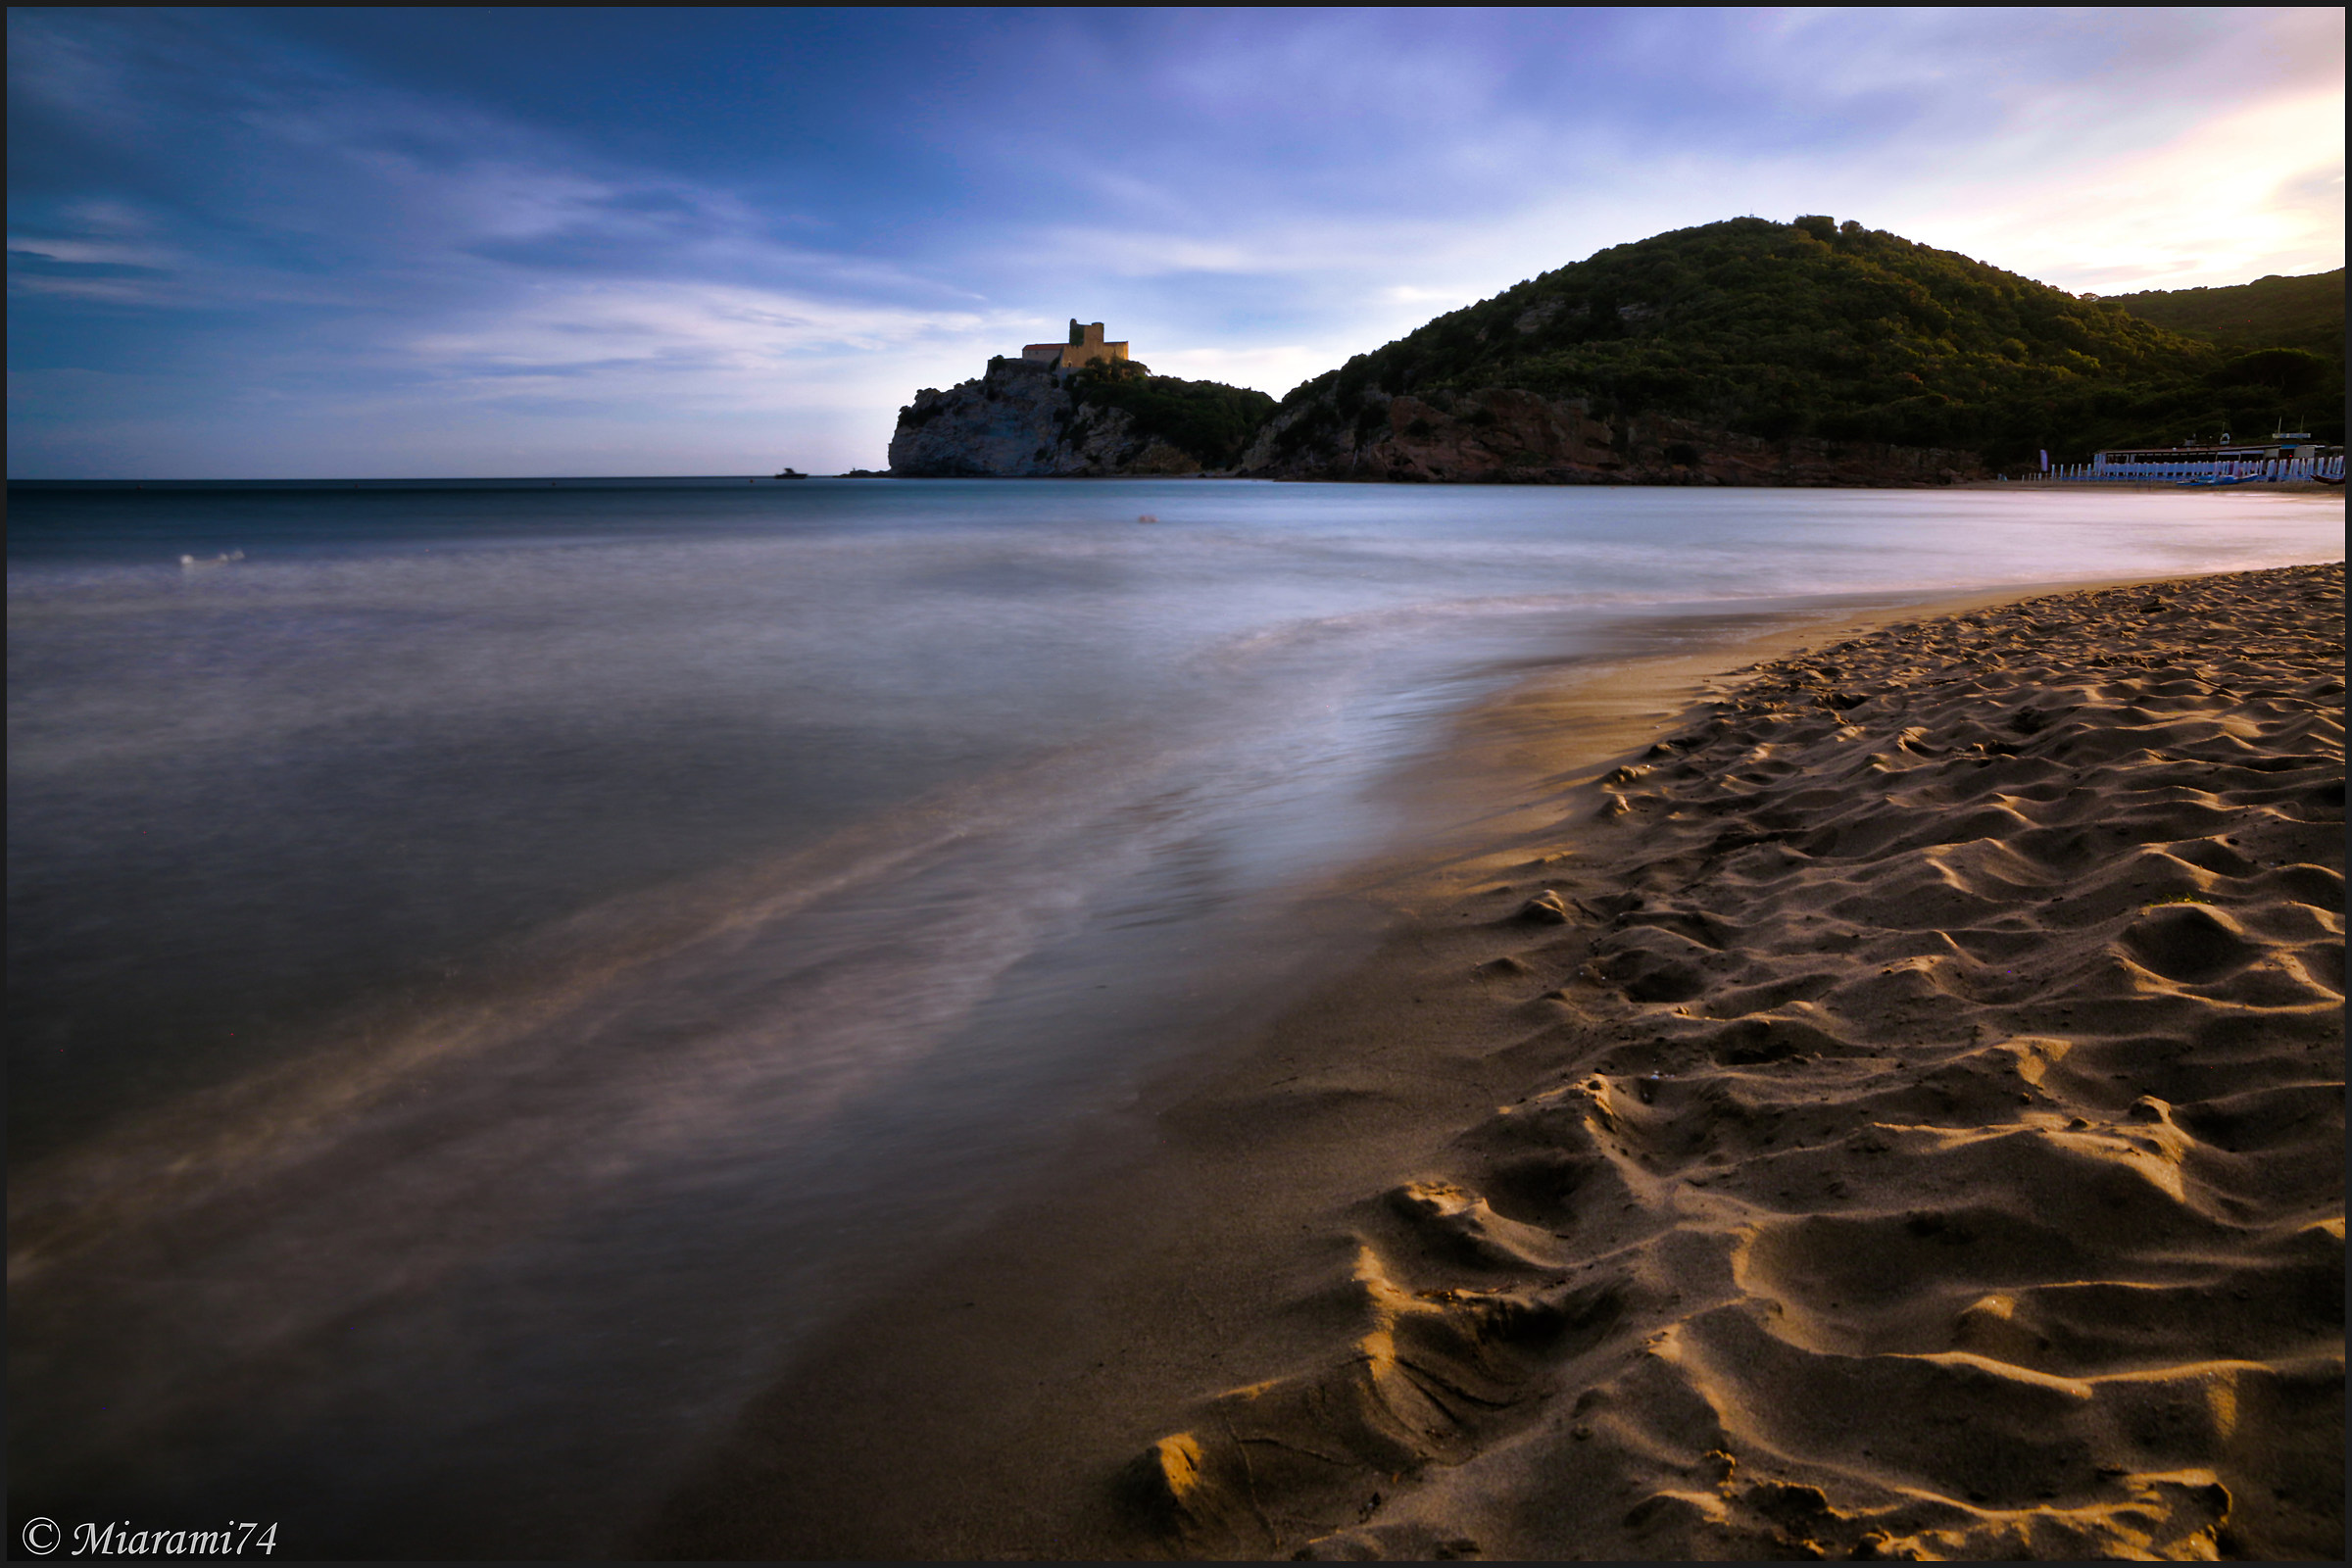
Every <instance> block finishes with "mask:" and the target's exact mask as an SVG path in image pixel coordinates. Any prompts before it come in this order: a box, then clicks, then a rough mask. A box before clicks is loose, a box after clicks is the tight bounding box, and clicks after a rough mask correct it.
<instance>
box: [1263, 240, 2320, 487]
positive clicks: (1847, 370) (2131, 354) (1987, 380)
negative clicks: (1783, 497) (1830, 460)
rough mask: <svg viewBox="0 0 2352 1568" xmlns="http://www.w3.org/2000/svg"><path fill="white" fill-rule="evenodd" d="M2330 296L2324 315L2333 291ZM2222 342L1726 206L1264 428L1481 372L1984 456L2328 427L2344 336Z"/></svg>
mask: <svg viewBox="0 0 2352 1568" xmlns="http://www.w3.org/2000/svg"><path fill="white" fill-rule="evenodd" d="M2280 281H2282V282H2289V281H2291V282H2301V281H2302V280H2284V279H2282V280H2280ZM2339 281H2340V275H2339ZM2251 286H2253V287H2260V286H2261V285H2251ZM2204 292H2207V293H2211V294H2220V293H2225V292H2229V291H2223V290H2207V291H2204ZM2297 297H2298V298H2300V296H2299V295H2298V296H2297ZM2139 298H2143V299H2144V298H2148V297H2147V296H2140V297H2139ZM2335 313H2336V315H2335V320H2336V324H2337V331H2338V332H2339V333H2340V330H2341V322H2342V302H2341V297H2340V294H2339V295H2338V296H2337V298H2336V303H2335ZM2226 341H2229V340H2225V339H2223V338H2221V337H2220V336H2218V335H2217V336H2216V337H2214V338H2213V339H2211V340H2208V339H2206V338H2203V337H2196V336H2189V335H2184V334H2183V333H2181V332H2178V331H2174V330H2171V329H2169V328H2168V327H2166V326H2164V325H2159V324H2158V323H2157V322H2156V321H2155V320H2152V319H2144V318H2143V315H2142V313H2141V312H2140V311H2139V309H2138V308H2137V307H2136V306H2132V307H2128V308H2127V307H2122V306H2118V305H2115V304H2111V303H2108V302H2100V301H2093V300H2089V299H2079V298H2077V297H2076V296H2074V295H2072V294H2068V293H2066V292H2065V291H2063V290H2061V289H2056V288H2052V287H2050V286H2048V285H2047V284H2043V283H2037V282H2035V281H2034V280H2033V279H2032V278H2028V277H2021V276H2019V275H2018V274H2016V273H2014V272H2005V271H2002V270H2000V269H1998V268H1995V267H1988V266H1986V265H1985V264H1984V263H1982V262H1978V261H1973V260H1971V259H1970V258H1968V257H1965V256H1960V255H1956V254H1954V253H1953V252H1950V251H1940V250H1936V249H1933V248H1932V247H1929V246H1925V245H1919V244H1914V243H1913V242H1912V241H1910V240H1907V239H1904V238H1902V237H1900V236H1899V235H1895V234H1889V233H1887V232H1885V231H1883V230H1879V229H1871V228H1865V227H1863V226H1862V225H1861V224H1860V223H1857V222H1851V221H1848V222H1844V223H1838V222H1836V221H1833V220H1831V219H1828V218H1820V217H1812V218H1800V219H1798V220H1797V221H1795V222H1793V223H1776V222H1772V221H1767V220H1764V219H1757V218H1740V219H1733V220H1731V221H1726V222H1720V223H1709V224H1706V225H1704V226H1702V227H1698V228H1688V229H1681V230H1678V231H1675V232H1672V233H1667V234H1660V235H1656V236H1654V237H1652V238H1650V239H1645V240H1641V241H1638V242H1636V243H1633V244H1630V245H1618V246H1613V247H1611V248H1610V249H1607V250H1604V251H1600V252H1598V253H1597V254H1595V255H1593V257H1591V258H1589V259H1588V260H1586V261H1582V262H1577V263H1574V264H1572V265H1570V266H1567V267H1563V268H1560V269H1559V270H1556V271H1551V272H1546V273H1544V275H1543V276H1541V277H1536V278H1531V279H1529V280H1528V281H1526V282H1524V283H1521V284H1519V285H1518V286H1516V287H1514V288H1511V289H1507V290H1505V291H1504V292H1502V293H1500V294H1498V295H1496V296H1495V297H1494V298H1493V299H1489V300H1484V301H1481V302H1480V303H1479V304H1476V305H1472V306H1469V307H1467V308H1465V309H1462V310H1459V311H1454V312H1451V313H1449V314H1447V315H1445V316H1441V317H1439V318H1438V319H1436V320H1433V321H1431V322H1429V323H1428V324H1427V325H1425V326H1423V327H1421V328H1420V329H1419V330H1417V331H1415V332H1412V333H1409V334H1408V335H1406V336H1404V337H1402V338H1399V339H1397V341H1396V342H1394V343H1391V344H1389V345H1387V346H1386V347H1384V348H1381V349H1378V350H1375V351H1374V352H1372V353H1370V354H1362V355H1358V356H1356V357H1355V358H1354V359H1351V360H1349V361H1348V363H1347V364H1346V365H1345V366H1343V367H1342V368H1339V369H1337V370H1332V371H1328V372H1326V373H1325V374H1323V375H1320V376H1317V377H1316V378H1315V379H1313V380H1311V381H1308V382H1306V383H1305V384H1303V385H1301V386H1299V387H1297V388H1295V389H1294V390H1293V391H1292V392H1291V393H1290V394H1289V395H1288V396H1287V397H1285V398H1284V399H1283V402H1282V406H1283V407H1284V408H1285V409H1291V410H1297V411H1299V417H1298V418H1297V419H1296V420H1295V421H1294V422H1293V424H1292V425H1291V426H1290V428H1289V429H1288V430H1286V431H1285V432H1284V433H1283V435H1282V437H1281V438H1280V440H1281V443H1282V444H1283V445H1285V446H1292V447H1295V446H1296V445H1298V444H1299V442H1302V441H1304V440H1307V439H1311V438H1312V437H1314V436H1315V435H1316V434H1318V433H1319V432H1322V431H1329V430H1332V429H1333V428H1334V427H1336V426H1340V425H1345V424H1350V423H1352V424H1354V425H1355V426H1357V427H1358V428H1359V429H1369V428H1371V427H1372V426H1373V425H1374V424H1375V423H1377V422H1378V420H1379V418H1380V417H1381V411H1380V408H1379V405H1380V404H1381V403H1382V402H1383V401H1384V400H1383V399H1381V398H1379V397H1378V396H1377V395H1376V394H1380V393H1385V394H1389V395H1391V396H1394V395H1397V394H1399V393H1406V392H1410V393H1415V394H1419V395H1428V394H1433V393H1438V394H1443V393H1448V392H1467V391H1472V390H1475V389H1478V388H1482V387H1516V388H1521V389H1524V390H1527V391H1532V392H1539V393H1543V394H1545V395H1548V396H1557V397H1584V398H1589V399H1591V400H1592V402H1593V412H1594V413H1595V414H1596V415H1597V416H1598V417H1603V418H1612V417H1623V416H1629V415H1639V414H1644V413H1658V414H1671V415H1677V416H1681V417H1688V418H1692V419H1699V420H1703V421H1705V422H1707V423H1711V424H1715V425H1718V426H1722V427H1725V428H1729V429H1733V430H1739V431H1743V432H1746V433H1749V434H1753V435H1759V436H1764V437H1767V438H1775V439H1777V438H1782V437H1789V436H1797V435H1816V436H1821V437H1825V438H1829V439H1832V440H1859V441H1884V442H1892V443H1897V444H1900V445H1904V446H1920V447H1949V448H1960V449H1966V450H1974V451H1978V452H1982V453H1983V454H1984V455H1985V459H1986V461H1988V462H1991V463H1995V464H2006V463H2014V462H2018V461H2021V460H2024V459H2026V458H2028V457H2030V455H2031V454H2032V453H2033V452H2034V450H2035V449H2037V448H2044V447H2046V448H2048V449H2049V450H2050V453H2051V456H2052V457H2053V458H2055V459H2060V460H2078V459H2081V458H2083V457H2086V456H2087V455H2088V454H2089V453H2090V452H2091V451H2093V450H2094V449H2096V448H2098V447H2102V446H2109V445H2118V444H2124V443H2139V442H2174V441H2183V440H2187V439H2190V438H2192V437H2202V438H2208V439H2210V438H2211V437H2213V436H2216V435H2218V434H2220V433H2221V432H2222V431H2223V430H2229V431H2231V432H2232V433H2235V434H2239V435H2243V434H2245V433H2248V432H2252V431H2256V430H2257V429H2258V428H2259V430H2261V431H2263V432H2267V431H2268V430H2269V429H2270V428H2271V427H2272V422H2273V421H2275V420H2278V419H2280V418H2294V417H2299V416H2300V417H2305V418H2307V419H2309V420H2310V421H2311V423H2310V424H2309V425H2308V426H2307V427H2309V428H2311V429H2313V430H2314V431H2315V432H2317V433H2321V434H2323V435H2326V434H2328V433H2329V432H2330V431H2332V434H2333V438H2334V439H2337V440H2340V439H2342V434H2341V432H2342V428H2343V419H2342V411H2341V386H2342V368H2341V359H2340V346H2339V357H2338V358H2337V360H2336V361H2335V362H2334V363H2333V364H2332V365H2329V364H2327V363H2325V362H2322V361H2319V360H2318V359H2317V358H2316V357H2315V356H2312V355H2310V354H2309V353H2308V352H2306V351H2302V350H2298V349H2294V348H2279V347H2266V348H2264V349H2262V350H2260V351H2259V352H2256V353H2251V354H2231V353H2230V352H2229V348H2228V347H2226V346H2225V342H2226ZM2330 376H2332V378H2333V385H2334V386H2335V388H2336V396H2335V402H2334V405H2333V407H2332V408H2331V409H2330V410H2328V411H2327V418H2326V419H2323V418H2322V417H2321V413H2322V412H2323V411H2322V410H2321V409H2320V408H2319V407H2318V406H2317V405H2319V404H2320V403H2321V402H2323V401H2324V400H2325V397H2326V388H2327V384H2328V377H2330ZM2330 421H2331V422H2330Z"/></svg>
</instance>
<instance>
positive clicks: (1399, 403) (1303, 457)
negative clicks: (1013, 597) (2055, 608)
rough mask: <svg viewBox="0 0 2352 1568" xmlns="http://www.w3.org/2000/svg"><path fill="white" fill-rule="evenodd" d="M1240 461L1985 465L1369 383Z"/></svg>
mask: <svg viewBox="0 0 2352 1568" xmlns="http://www.w3.org/2000/svg"><path fill="white" fill-rule="evenodd" d="M894 451H895V448H894ZM1239 471H1240V472H1243V473H1246V474H1249V475H1250V476H1251V477H1253V478H1264V479H1387V480H1406V481H1415V480H1418V481H1437V482H1444V483H1455V484H1460V483H1478V482H1487V483H1496V484H1719V485H1877V486H1889V485H1896V486H1904V485H1932V484H1951V483H1953V482H1955V481H1957V480H1961V479H1978V478H1984V477H1986V469H1985V466H1984V463H1983V461H1982V460H1981V459H1980V458H1979V457H1978V455H1977V454H1976V453H1973V452H1954V451H1946V450H1943V449H1940V448H1933V447H1898V446H1886V445H1880V444H1876V443H1869V442H1840V441H1823V440H1817V439H1812V438H1802V437H1800V438H1797V439H1792V440H1784V441H1771V440H1767V439H1765V438H1763V437H1761V436H1753V435H1741V434H1738V433H1736V432H1733V431H1729V430H1723V429H1719V428H1715V427H1712V426H1709V425H1704V424H1699V423H1696V422H1694V421H1692V420H1689V419H1678V418H1673V417H1666V416H1660V415H1643V416H1639V417H1632V418H1622V419H1617V420H1614V421H1608V420H1602V419H1598V418H1595V417H1593V414H1592V406H1591V405H1590V404H1589V403H1588V402H1586V401H1585V400H1584V399H1581V398H1545V397H1542V396H1539V395H1538V394H1536V393H1533V392H1522V391H1515V390H1512V389H1509V388H1500V387H1491V388H1486V389H1483V390H1480V391H1476V392H1465V393H1446V392H1437V393H1433V394H1431V395H1430V397H1428V398H1427V399H1423V398H1420V397H1415V396H1412V395H1411V394H1401V395H1398V396H1395V397H1391V396H1389V395H1387V394H1385V393H1382V392H1380V391H1377V390H1375V389H1372V388H1369V387H1367V388H1363V389H1361V390H1360V391H1358V392H1357V393H1356V394H1355V396H1354V398H1353V399H1351V400H1350V403H1349V405H1348V408H1347V409H1346V410H1345V411H1344V410H1343V408H1342V407H1341V405H1340V403H1339V400H1338V398H1337V397H1336V395H1335V394H1334V393H1333V392H1331V391H1329V390H1326V392H1325V393H1324V395H1323V396H1322V397H1320V398H1317V399H1315V400H1314V401H1312V402H1309V403H1306V404H1304V405H1302V406H1300V407H1298V408H1293V409H1286V410H1284V411H1282V412H1281V413H1279V414H1277V415H1276V416H1275V417H1273V418H1272V419H1270V420H1268V421H1267V423H1266V424H1265V426H1264V427H1263V428H1261V429H1260V430H1259V431H1258V433H1257V436H1256V438H1255V439H1254V440H1253V441H1252V442H1251V443H1250V450H1249V452H1248V454H1247V455H1246V456H1244V458H1243V459H1242V462H1241V464H1240V466H1239Z"/></svg>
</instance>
